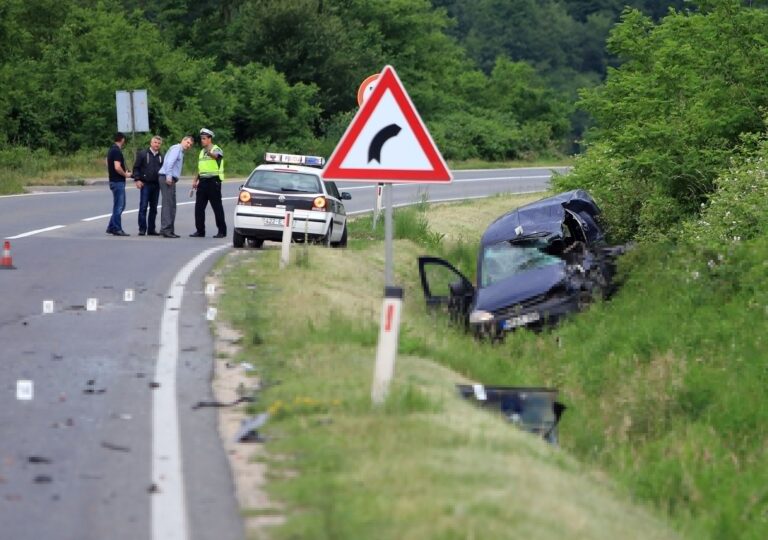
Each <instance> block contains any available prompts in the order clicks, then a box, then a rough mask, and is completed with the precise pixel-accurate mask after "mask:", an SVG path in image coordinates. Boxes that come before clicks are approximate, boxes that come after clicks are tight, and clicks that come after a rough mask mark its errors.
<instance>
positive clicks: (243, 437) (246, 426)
mask: <svg viewBox="0 0 768 540" xmlns="http://www.w3.org/2000/svg"><path fill="white" fill-rule="evenodd" d="M267 420H269V413H268V412H263V413H259V414H258V415H256V416H254V417H252V418H245V419H243V421H242V422H241V423H240V429H239V430H238V432H237V434H236V435H235V442H264V441H265V439H264V438H263V437H262V436H261V435H260V434H259V428H260V427H262V426H263V425H264V424H266V423H267Z"/></svg>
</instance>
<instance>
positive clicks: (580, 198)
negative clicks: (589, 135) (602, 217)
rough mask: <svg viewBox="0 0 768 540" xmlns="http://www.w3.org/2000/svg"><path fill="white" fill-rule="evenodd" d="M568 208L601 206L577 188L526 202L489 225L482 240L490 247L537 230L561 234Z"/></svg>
mask: <svg viewBox="0 0 768 540" xmlns="http://www.w3.org/2000/svg"><path fill="white" fill-rule="evenodd" d="M566 208H567V209H568V210H571V211H572V212H577V213H578V212H587V213H589V214H591V215H598V214H599V213H600V208H599V207H598V206H597V203H595V201H594V199H592V197H591V196H590V195H589V193H587V192H586V191H584V190H583V189H575V190H573V191H567V192H565V193H560V194H558V195H555V196H553V197H548V198H546V199H542V200H540V201H536V202H533V203H530V204H526V205H525V206H521V207H520V208H518V209H516V210H513V211H511V212H508V213H506V214H504V215H503V216H501V217H500V218H498V219H497V220H496V221H494V222H493V223H491V224H490V225H489V226H488V229H486V231H485V233H483V237H482V239H481V240H480V243H481V245H482V246H489V245H492V244H496V243H498V242H504V241H507V240H512V239H514V238H515V237H517V236H520V235H526V236H527V235H532V234H536V233H546V234H548V235H555V236H556V235H560V234H561V233H562V224H563V221H564V219H565V209H566ZM516 231H520V232H519V233H518V232H516Z"/></svg>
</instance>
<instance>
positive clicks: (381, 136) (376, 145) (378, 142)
mask: <svg viewBox="0 0 768 540" xmlns="http://www.w3.org/2000/svg"><path fill="white" fill-rule="evenodd" d="M401 129H402V128H401V127H400V126H398V125H397V124H389V125H388V126H387V127H384V128H382V129H381V131H379V132H378V133H377V134H376V135H375V136H374V137H373V140H372V141H371V145H370V146H369V147H368V163H370V162H371V161H373V160H374V159H375V160H376V161H378V162H379V163H381V148H382V147H383V146H384V143H385V142H387V141H388V140H389V139H391V138H392V137H396V136H397V134H398V133H400V130H401Z"/></svg>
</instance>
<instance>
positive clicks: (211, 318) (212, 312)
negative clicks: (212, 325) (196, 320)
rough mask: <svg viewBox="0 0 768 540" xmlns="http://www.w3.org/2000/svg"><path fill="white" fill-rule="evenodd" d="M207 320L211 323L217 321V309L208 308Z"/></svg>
mask: <svg viewBox="0 0 768 540" xmlns="http://www.w3.org/2000/svg"><path fill="white" fill-rule="evenodd" d="M206 318H207V319H208V320H209V321H214V320H216V308H215V307H209V308H208V313H207V314H206Z"/></svg>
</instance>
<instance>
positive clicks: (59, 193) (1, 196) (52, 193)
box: [0, 189, 82, 199]
mask: <svg viewBox="0 0 768 540" xmlns="http://www.w3.org/2000/svg"><path fill="white" fill-rule="evenodd" d="M80 191H82V190H79V189H76V190H74V191H33V192H31V193H16V194H15V195H0V199H9V198H11V197H31V196H32V195H64V194H67V193H80Z"/></svg>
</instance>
